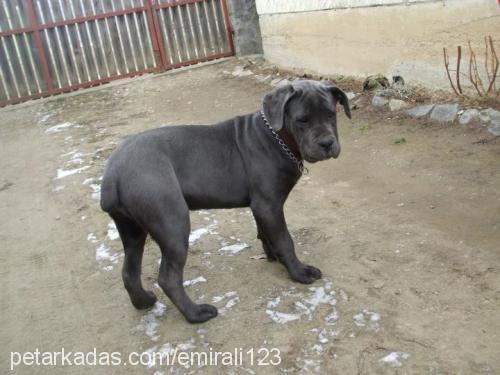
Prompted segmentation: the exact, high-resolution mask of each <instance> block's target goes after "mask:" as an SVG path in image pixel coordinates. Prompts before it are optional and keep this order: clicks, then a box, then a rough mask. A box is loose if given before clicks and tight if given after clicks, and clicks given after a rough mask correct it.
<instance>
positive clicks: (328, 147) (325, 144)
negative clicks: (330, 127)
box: [318, 138, 334, 152]
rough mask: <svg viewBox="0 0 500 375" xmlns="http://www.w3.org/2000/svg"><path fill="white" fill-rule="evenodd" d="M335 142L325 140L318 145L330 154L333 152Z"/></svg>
mask: <svg viewBox="0 0 500 375" xmlns="http://www.w3.org/2000/svg"><path fill="white" fill-rule="evenodd" d="M333 143H334V140H333V139H331V138H330V139H324V140H321V141H319V142H318V145H319V146H320V147H321V148H322V149H323V150H325V151H327V152H329V151H331V150H332V147H333Z"/></svg>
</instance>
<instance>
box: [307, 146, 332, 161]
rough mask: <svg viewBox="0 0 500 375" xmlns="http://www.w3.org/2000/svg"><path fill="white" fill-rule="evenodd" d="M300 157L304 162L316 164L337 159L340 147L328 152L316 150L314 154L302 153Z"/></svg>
mask: <svg viewBox="0 0 500 375" xmlns="http://www.w3.org/2000/svg"><path fill="white" fill-rule="evenodd" d="M302 155H303V158H304V160H305V161H307V162H308V163H317V162H318V161H324V160H328V159H337V158H338V157H339V155H340V147H339V148H338V149H336V150H331V151H328V152H325V151H322V150H316V151H315V152H303V153H302Z"/></svg>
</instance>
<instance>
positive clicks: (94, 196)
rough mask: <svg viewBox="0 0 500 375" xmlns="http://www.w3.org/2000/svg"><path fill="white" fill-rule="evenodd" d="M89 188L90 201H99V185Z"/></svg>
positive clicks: (91, 185)
mask: <svg viewBox="0 0 500 375" xmlns="http://www.w3.org/2000/svg"><path fill="white" fill-rule="evenodd" d="M90 188H91V189H92V195H91V197H92V199H96V200H99V199H101V185H98V184H90Z"/></svg>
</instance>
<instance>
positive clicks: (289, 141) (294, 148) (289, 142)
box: [260, 110, 302, 162]
mask: <svg viewBox="0 0 500 375" xmlns="http://www.w3.org/2000/svg"><path fill="white" fill-rule="evenodd" d="M260 116H261V117H262V119H263V120H264V123H265V124H266V126H267V127H268V128H269V129H270V130H271V132H273V133H275V134H277V135H278V137H279V138H280V139H281V140H282V141H283V142H284V143H285V145H286V146H287V147H288V148H289V150H290V151H291V152H292V154H293V155H294V156H295V158H296V159H297V160H298V161H300V162H302V155H300V150H299V145H298V144H297V142H295V139H294V138H293V136H292V135H291V134H290V133H289V132H288V131H287V130H286V129H285V128H284V127H283V128H281V129H280V130H278V131H276V130H274V129H273V128H272V127H271V124H270V123H269V121H268V120H267V117H266V115H265V114H264V111H263V110H262V111H260Z"/></svg>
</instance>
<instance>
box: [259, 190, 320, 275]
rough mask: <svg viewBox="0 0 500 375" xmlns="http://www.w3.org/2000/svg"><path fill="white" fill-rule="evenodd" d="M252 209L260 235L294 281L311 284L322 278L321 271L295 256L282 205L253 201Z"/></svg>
mask: <svg viewBox="0 0 500 375" xmlns="http://www.w3.org/2000/svg"><path fill="white" fill-rule="evenodd" d="M251 209H252V212H253V216H254V218H255V221H256V222H257V228H258V229H259V235H260V236H262V237H263V239H264V241H265V242H266V244H267V247H268V249H266V253H267V252H268V251H269V252H271V253H272V255H274V256H275V257H276V258H277V259H278V260H279V261H280V262H281V263H282V264H283V265H284V266H285V267H286V269H287V271H288V273H289V274H290V277H291V278H292V280H294V281H297V282H299V283H303V284H311V283H312V282H314V281H315V280H318V279H320V278H321V271H320V270H319V269H317V268H316V267H313V266H308V265H306V264H304V263H302V262H301V261H300V260H299V259H298V258H297V256H296V255H295V249H294V245H293V240H292V237H291V236H290V233H289V232H288V228H287V226H286V221H285V215H284V213H283V205H282V204H279V205H278V204H273V203H271V204H270V203H269V202H268V201H264V200H260V199H257V200H253V201H252V204H251Z"/></svg>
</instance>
